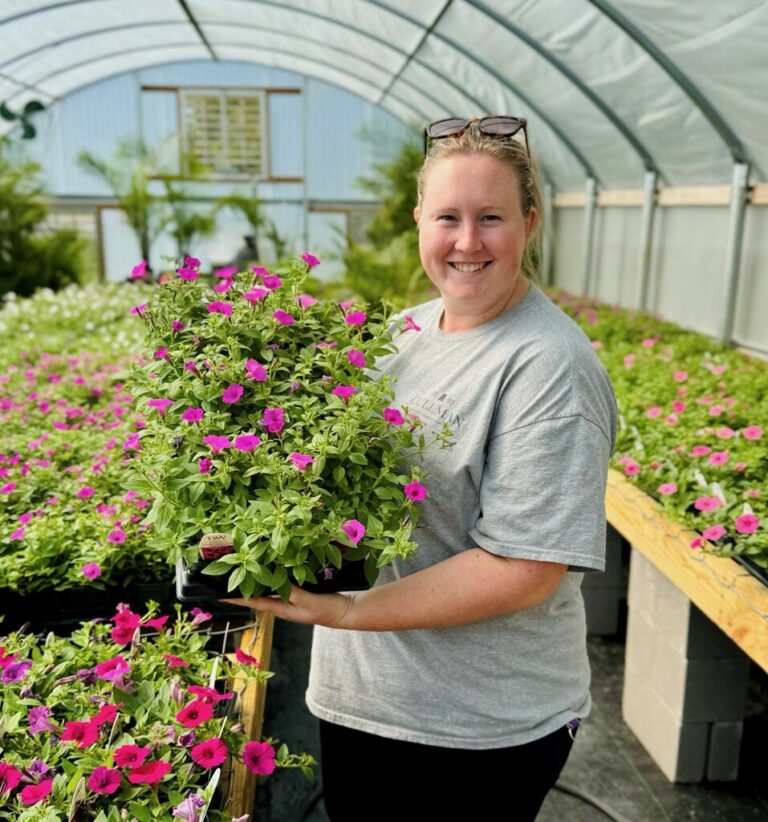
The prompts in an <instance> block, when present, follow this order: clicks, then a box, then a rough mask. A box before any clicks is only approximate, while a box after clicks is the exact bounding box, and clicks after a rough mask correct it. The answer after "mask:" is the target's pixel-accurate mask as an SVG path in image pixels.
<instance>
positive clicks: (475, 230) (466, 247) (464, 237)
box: [455, 220, 483, 254]
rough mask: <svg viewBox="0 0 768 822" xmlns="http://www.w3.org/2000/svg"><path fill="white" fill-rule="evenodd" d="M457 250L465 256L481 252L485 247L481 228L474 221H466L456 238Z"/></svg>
mask: <svg viewBox="0 0 768 822" xmlns="http://www.w3.org/2000/svg"><path fill="white" fill-rule="evenodd" d="M455 245H456V250H457V251H462V252H464V253H465V254H467V253H473V252H475V251H479V250H480V249H481V248H482V246H483V238H482V236H481V235H480V228H479V226H478V225H477V223H475V222H474V221H473V220H464V221H463V222H462V223H461V225H460V227H459V233H458V236H457V237H456V244H455Z"/></svg>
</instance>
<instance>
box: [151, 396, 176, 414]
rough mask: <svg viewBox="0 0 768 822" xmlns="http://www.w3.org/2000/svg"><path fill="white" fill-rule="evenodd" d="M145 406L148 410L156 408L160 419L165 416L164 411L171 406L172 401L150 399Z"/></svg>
mask: <svg viewBox="0 0 768 822" xmlns="http://www.w3.org/2000/svg"><path fill="white" fill-rule="evenodd" d="M147 405H148V406H149V407H150V408H156V409H157V413H158V414H160V416H161V417H163V416H165V410H166V408H168V406H169V405H173V400H169V399H165V398H161V399H152V400H147Z"/></svg>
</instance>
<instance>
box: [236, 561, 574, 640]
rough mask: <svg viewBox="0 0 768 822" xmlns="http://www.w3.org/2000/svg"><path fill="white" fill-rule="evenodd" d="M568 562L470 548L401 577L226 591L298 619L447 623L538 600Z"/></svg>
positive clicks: (356, 625)
mask: <svg viewBox="0 0 768 822" xmlns="http://www.w3.org/2000/svg"><path fill="white" fill-rule="evenodd" d="M566 567H567V566H566V565H563V564H560V563H555V562H539V561H537V560H527V559H515V558H512V557H501V556H498V555H496V554H490V553H488V551H484V550H483V549H482V548H470V549H468V550H466V551H462V552H461V553H460V554H456V555H455V556H453V557H450V558H449V559H446V560H443V561H442V562H438V563H437V564H435V565H432V566H430V567H429V568H424V569H423V570H421V571H417V572H416V573H414V574H411V575H410V576H407V577H403V578H402V579H399V580H396V581H395V582H389V583H387V584H386V585H380V586H377V587H375V588H371V589H370V590H369V591H362V592H355V593H348V594H310V593H307V592H306V591H302V590H301V589H300V588H296V587H294V588H293V590H292V592H291V597H290V600H289V601H288V602H283V601H282V600H281V599H280V598H279V597H258V598H254V599H248V600H243V599H227V600H226V602H232V603H236V604H238V605H245V606H247V607H249V608H253V609H255V610H257V611H265V612H270V613H273V614H275V615H276V616H278V617H281V618H283V619H288V620H290V621H292V622H303V623H308V624H313V625H325V626H327V627H329V628H345V629H349V630H355V631H406V630H410V629H414V628H449V627H453V626H456V625H466V624H468V623H470V622H477V621H478V620H481V619H488V618H489V617H495V616H501V615H503V614H509V613H512V612H514V611H522V610H524V609H525V608H533V607H534V606H535V605H538V604H539V603H540V602H542V601H543V600H544V599H546V598H547V597H548V596H549V595H550V594H551V593H552V592H553V591H554V590H555V588H557V586H558V584H559V583H560V579H561V578H562V576H563V574H564V573H565V570H566Z"/></svg>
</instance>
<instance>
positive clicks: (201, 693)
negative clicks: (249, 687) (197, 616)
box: [187, 608, 235, 705]
mask: <svg viewBox="0 0 768 822" xmlns="http://www.w3.org/2000/svg"><path fill="white" fill-rule="evenodd" d="M192 610H193V611H194V610H195V609H194V608H193V609H192ZM210 617H211V615H210V614H208V618H209V619H210ZM187 691H188V692H189V693H191V694H193V695H194V696H197V697H199V698H200V699H201V700H202V701H203V702H207V703H208V704H209V705H216V703H218V702H221V701H222V700H226V699H232V697H234V695H235V694H234V692H233V691H228V692H227V693H225V694H220V693H219V692H218V691H217V690H216V689H215V688H208V687H206V686H205V685H190V686H189V687H188V688H187Z"/></svg>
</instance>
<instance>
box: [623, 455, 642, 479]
mask: <svg viewBox="0 0 768 822" xmlns="http://www.w3.org/2000/svg"><path fill="white" fill-rule="evenodd" d="M639 472H640V463H638V462H636V461H635V460H633V459H632V458H631V457H627V459H626V461H625V462H624V474H625V475H626V476H628V477H632V476H634V475H635V474H638V473H639Z"/></svg>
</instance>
